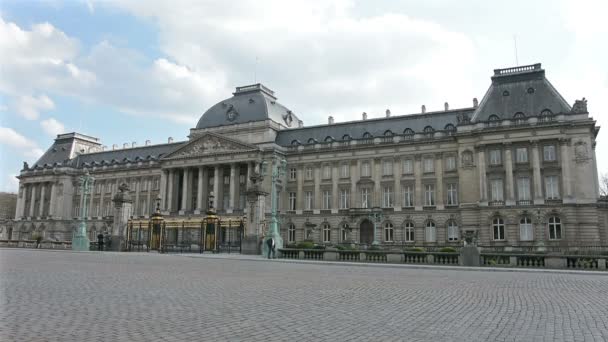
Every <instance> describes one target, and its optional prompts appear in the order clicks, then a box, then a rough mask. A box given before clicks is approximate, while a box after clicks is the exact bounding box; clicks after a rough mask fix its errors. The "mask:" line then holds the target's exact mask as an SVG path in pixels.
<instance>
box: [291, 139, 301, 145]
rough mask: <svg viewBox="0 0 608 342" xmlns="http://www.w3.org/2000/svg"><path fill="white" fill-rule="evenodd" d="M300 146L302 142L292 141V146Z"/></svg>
mask: <svg viewBox="0 0 608 342" xmlns="http://www.w3.org/2000/svg"><path fill="white" fill-rule="evenodd" d="M298 145H300V142H299V141H298V140H292V141H291V146H298Z"/></svg>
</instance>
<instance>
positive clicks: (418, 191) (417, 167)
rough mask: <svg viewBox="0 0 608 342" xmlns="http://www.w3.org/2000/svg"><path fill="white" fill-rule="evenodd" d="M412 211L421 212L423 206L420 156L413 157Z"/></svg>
mask: <svg viewBox="0 0 608 342" xmlns="http://www.w3.org/2000/svg"><path fill="white" fill-rule="evenodd" d="M414 179H415V180H414V182H415V185H414V186H415V189H414V210H422V206H423V205H424V189H423V188H422V155H420V154H417V155H415V156H414Z"/></svg>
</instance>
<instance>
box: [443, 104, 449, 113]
mask: <svg viewBox="0 0 608 342" xmlns="http://www.w3.org/2000/svg"><path fill="white" fill-rule="evenodd" d="M443 108H445V111H446V112H447V111H448V110H450V105H449V104H448V103H447V102H446V103H444V104H443Z"/></svg>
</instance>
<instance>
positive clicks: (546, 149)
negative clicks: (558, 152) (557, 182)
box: [543, 145, 555, 161]
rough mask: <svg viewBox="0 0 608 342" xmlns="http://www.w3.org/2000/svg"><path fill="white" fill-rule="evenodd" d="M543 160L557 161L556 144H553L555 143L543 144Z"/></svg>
mask: <svg viewBox="0 0 608 342" xmlns="http://www.w3.org/2000/svg"><path fill="white" fill-rule="evenodd" d="M543 160H544V161H555V146H553V145H547V146H543Z"/></svg>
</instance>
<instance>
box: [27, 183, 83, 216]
mask: <svg viewBox="0 0 608 342" xmlns="http://www.w3.org/2000/svg"><path fill="white" fill-rule="evenodd" d="M81 198H82V196H81ZM35 209H36V184H34V183H32V184H31V185H30V212H29V214H28V216H29V217H34V213H35Z"/></svg>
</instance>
